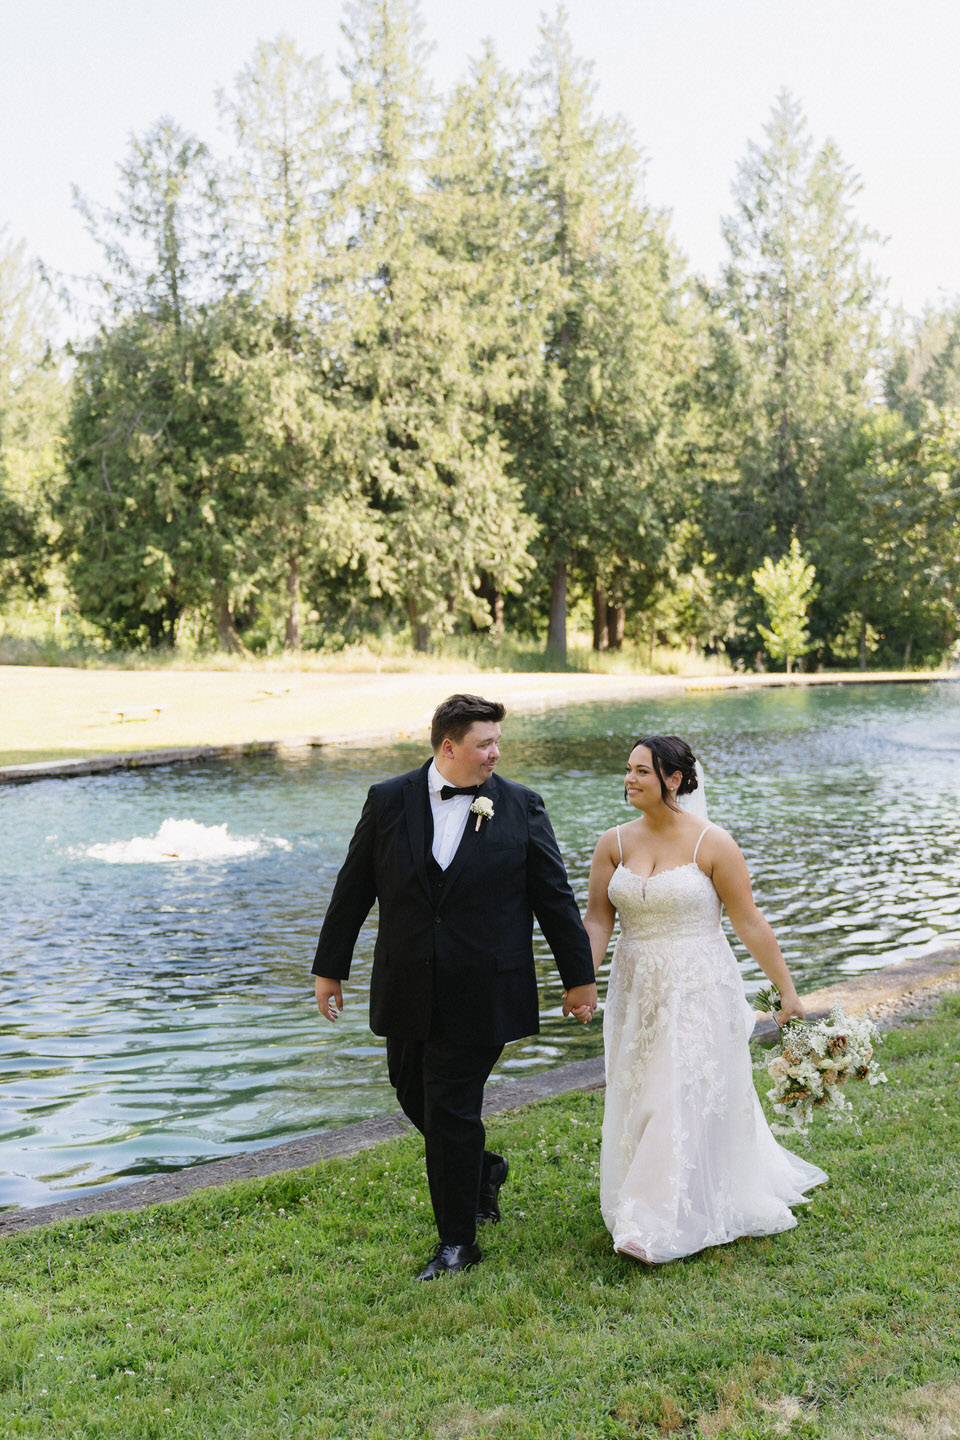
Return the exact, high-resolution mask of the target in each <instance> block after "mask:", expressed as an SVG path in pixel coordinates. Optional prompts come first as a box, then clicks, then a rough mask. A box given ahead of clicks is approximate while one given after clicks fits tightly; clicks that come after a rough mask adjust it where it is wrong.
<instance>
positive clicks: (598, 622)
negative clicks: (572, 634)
mask: <svg viewBox="0 0 960 1440" xmlns="http://www.w3.org/2000/svg"><path fill="white" fill-rule="evenodd" d="M607 615H608V609H607V587H606V586H605V585H604V583H603V581H602V580H601V579H600V576H599V575H598V576H597V578H596V580H594V582H593V648H594V650H606V648H607V640H608V636H609V631H608V630H607Z"/></svg>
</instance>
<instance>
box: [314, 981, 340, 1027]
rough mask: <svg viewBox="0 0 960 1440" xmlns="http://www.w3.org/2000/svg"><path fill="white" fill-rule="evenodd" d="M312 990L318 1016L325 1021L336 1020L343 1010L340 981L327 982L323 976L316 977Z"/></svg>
mask: <svg viewBox="0 0 960 1440" xmlns="http://www.w3.org/2000/svg"><path fill="white" fill-rule="evenodd" d="M313 989H314V993H315V995H316V997H317V1009H318V1010H319V1011H320V1014H321V1015H322V1016H323V1017H324V1018H325V1019H326V1020H336V1018H337V1016H338V1015H339V1013H340V1011H341V1010H342V1009H343V991H342V990H341V988H340V981H339V980H327V979H326V977H325V976H323V975H318V976H317V982H316V984H315V985H314V987H313Z"/></svg>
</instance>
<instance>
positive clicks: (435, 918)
mask: <svg viewBox="0 0 960 1440" xmlns="http://www.w3.org/2000/svg"><path fill="white" fill-rule="evenodd" d="M433 923H434V925H439V924H440V916H439V915H434V917H433Z"/></svg>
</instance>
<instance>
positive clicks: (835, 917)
mask: <svg viewBox="0 0 960 1440" xmlns="http://www.w3.org/2000/svg"><path fill="white" fill-rule="evenodd" d="M504 729H505V743H504V747H503V750H504V753H503V760H502V762H501V765H502V769H503V773H504V774H506V775H507V776H509V777H511V778H513V779H517V780H520V781H522V782H524V783H525V784H528V785H532V786H534V787H535V788H536V789H538V790H540V791H541V792H542V793H543V794H544V796H545V798H546V800H547V804H548V806H549V809H550V812H551V815H552V817H553V819H554V824H555V826H556V829H557V833H558V836H559V838H560V843H561V848H562V849H563V852H564V855H565V858H566V860H567V864H568V868H569V870H570V875H571V879H572V881H573V884H574V887H575V889H576V891H577V894H578V896H579V897H580V898H581V899H583V898H585V894H586V880H587V872H588V869H589V864H590V856H591V854H592V851H593V846H594V843H595V841H596V837H597V835H598V833H599V832H600V831H601V830H603V829H605V828H607V827H608V826H609V825H611V824H614V823H616V822H617V821H618V820H620V819H625V818H630V816H631V813H632V812H628V811H627V810H626V809H625V808H624V806H623V803H622V798H621V790H620V775H621V772H622V767H623V763H624V758H625V754H626V752H627V750H628V748H629V744H630V740H631V738H632V737H634V736H636V735H637V734H642V733H652V732H654V731H669V732H678V733H681V734H683V735H685V736H687V737H688V738H689V739H690V740H691V742H692V744H693V745H694V748H695V749H696V750H697V752H698V754H699V755H700V757H701V759H702V761H703V763H704V766H705V768H706V771H707V776H708V787H709V792H708V793H709V798H710V807H711V815H712V816H713V818H715V819H716V820H717V821H718V822H719V823H721V824H723V825H725V826H726V827H727V828H728V829H729V830H730V831H731V832H732V833H733V834H734V835H735V837H736V838H737V840H738V841H739V842H740V844H741V846H742V848H743V850H744V852H745V854H746V856H747V859H748V861H749V863H750V867H751V871H752V873H753V877H754V884H755V890H756V893H757V898H758V900H759V902H760V904H761V906H762V908H763V909H764V911H765V913H766V914H767V916H768V918H769V919H770V920H771V921H772V923H773V925H774V928H775V929H776V930H777V933H778V935H779V937H780V939H781V943H782V944H783V947H784V949H785V951H786V953H787V956H788V959H789V961H790V963H791V965H792V966H793V968H794V970H795V971H796V972H797V973H798V975H799V978H800V985H801V989H803V988H808V989H809V988H812V987H813V986H814V985H816V984H819V983H822V982H824V981H826V980H829V979H832V978H837V977H839V976H842V975H844V974H847V973H849V972H851V971H856V970H864V969H870V968H875V967H877V966H880V965H883V964H886V963H888V962H889V961H890V960H891V959H893V958H902V957H905V956H911V955H919V954H923V953H925V952H926V951H929V950H932V949H936V948H938V947H939V946H941V945H944V944H948V943H950V942H955V941H958V940H960V894H958V886H957V862H956V855H957V852H958V849H960V805H958V800H960V692H958V688H957V687H956V686H954V685H953V684H944V685H907V686H900V685H894V686H873V685H871V686H863V687H859V686H858V687H850V688H846V687H844V688H841V687H829V688H818V689H811V690H800V689H798V690H790V691H783V690H777V691H758V692H739V691H732V692H729V691H728V692H721V693H714V694H706V695H690V696H687V697H683V698H677V699H672V700H657V701H651V702H648V703H646V704H643V705H642V706H638V705H637V704H636V703H630V704H614V705H599V704H597V705H578V706H571V707H569V708H568V709H564V710H548V711H545V712H543V713H542V714H538V715H531V716H523V717H516V718H511V717H508V720H507V722H506V725H505V727H504ZM422 753H423V752H422V750H421V748H420V747H416V746H410V745H405V746H399V745H398V746H392V747H383V748H381V749H377V750H363V749H356V750H339V751H337V750H330V751H325V752H322V753H320V752H312V753H309V752H303V753H302V754H287V755H284V756H271V757H266V758H264V757H256V758H254V757H251V758H248V759H237V760H234V761H230V762H218V763H215V764H208V765H190V766H182V767H171V768H169V769H158V770H147V771H141V772H128V773H123V774H117V775H107V776H96V777H89V778H85V779H76V780H70V781H68V782H63V781H44V782H40V783H38V784H35V785H30V786H25V787H22V788H8V789H6V790H2V791H0V811H2V815H0V856H2V866H3V874H4V877H5V879H6V882H7V883H6V885H5V887H4V892H3V897H2V900H0V934H2V937H3V939H2V957H0V977H2V982H3V1000H2V1011H0V1141H2V1143H3V1148H2V1152H0V1153H2V1156H3V1160H2V1168H0V1207H2V1206H6V1207H9V1206H14V1205H32V1204H39V1203H43V1202H44V1201H46V1200H48V1199H60V1198H66V1197H68V1196H70V1195H72V1194H76V1193H77V1192H78V1191H80V1190H82V1189H83V1188H85V1187H87V1186H90V1185H95V1184H100V1185H102V1184H109V1183H111V1182H112V1183H116V1182H117V1181H118V1180H119V1179H121V1178H127V1177H134V1176H141V1175H146V1174H152V1173H156V1172H158V1171H162V1170H167V1169H179V1168H181V1167H182V1166H184V1165H189V1164H192V1163H194V1162H197V1161H200V1160H209V1159H214V1158H217V1157H220V1156H224V1155H229V1154H234V1153H236V1152H237V1151H239V1150H244V1149H251V1148H255V1147H256V1146H258V1145H263V1144H269V1143H271V1142H275V1141H276V1140H277V1139H279V1138H282V1137H286V1136H290V1135H294V1134H302V1133H303V1132H304V1131H306V1130H310V1129H314V1128H317V1127H320V1126H325V1125H334V1124H341V1123H344V1122H346V1121H349V1120H355V1119H358V1118H362V1117H363V1116H365V1115H370V1114H375V1113H379V1112H382V1111H384V1110H386V1109H392V1108H393V1107H394V1104H395V1101H394V1097H393V1093H392V1091H391V1090H390V1088H389V1086H388V1084H387V1081H386V1075H385V1065H384V1055H383V1042H382V1041H380V1040H378V1039H377V1038H376V1037H374V1036H371V1034H370V1032H369V1030H368V1029H367V1027H366V980H367V978H368V975H369V965H370V959H371V955H372V945H373V935H374V933H375V925H374V921H373V920H371V922H370V923H368V925H367V927H366V928H365V930H364V933H363V934H362V935H361V938H360V942H359V945H358V949H357V959H356V962H355V967H354V972H353V975H352V977H351V982H350V984H349V986H348V987H347V1010H346V1012H345V1014H344V1015H343V1016H342V1017H341V1019H340V1020H339V1021H338V1023H337V1025H336V1026H335V1027H330V1026H327V1025H325V1024H324V1023H323V1022H322V1021H320V1020H319V1018H318V1017H317V1014H316V1010H315V1008H314V1007H313V1002H312V994H311V980H310V976H309V973H308V972H309V966H310V960H311V958H312V953H313V948H314V945H315V942H316V933H317V929H318V926H319V922H320V919H321V917H322V914H323V910H324V905H325V902H326V898H327V897H328V896H329V893H330V889H331V887H332V884H333V880H334V878H335V875H336V871H337V868H338V866H339V864H340V861H341V859H342V856H343V853H344V850H345V848H346V845H347V842H348V840H349V838H350V834H351V832H352V830H353V825H354V823H355V821H356V817H357V815H358V813H359V810H360V806H361V804H362V802H363V796H364V794H365V791H366V787H367V785H368V784H370V782H371V781H373V780H376V779H379V778H382V777H384V776H387V775H391V774H396V773H398V772H399V771H402V770H407V769H410V768H412V767H413V766H414V765H416V764H417V763H418V762H419V760H420V759H421V758H422ZM538 956H539V960H540V968H541V975H542V979H543V984H542V990H541V994H542V1002H543V1015H542V1025H543V1029H542V1032H541V1034H540V1035H539V1036H536V1037H532V1038H530V1039H528V1040H523V1041H518V1042H517V1043H515V1044H513V1045H511V1046H509V1047H508V1049H507V1050H506V1051H505V1053H504V1056H503V1059H502V1061H501V1063H500V1066H499V1067H498V1073H499V1074H500V1075H503V1076H509V1075H511V1074H517V1073H518V1072H520V1071H522V1070H535V1069H544V1068H547V1067H549V1066H551V1065H553V1064H555V1063H557V1062H558V1061H561V1060H570V1059H581V1058H585V1057H586V1056H588V1055H593V1054H598V1053H599V1050H600V1040H601V1037H600V1027H599V1025H597V1024H595V1025H594V1026H593V1027H591V1028H590V1029H587V1030H585V1029H582V1028H581V1027H580V1026H576V1025H571V1024H570V1023H569V1022H567V1021H564V1020H563V1019H562V1017H561V1015H560V989H559V983H558V981H557V978H556V975H555V972H553V970H552V966H551V963H550V958H549V954H548V952H547V951H546V949H545V947H544V946H543V943H542V941H539V940H538ZM743 968H744V974H745V977H746V980H747V983H748V986H751V987H754V986H755V985H756V983H758V982H757V974H758V972H757V971H756V967H755V966H753V964H752V962H751V961H750V960H749V958H748V957H746V958H745V959H744V965H743Z"/></svg>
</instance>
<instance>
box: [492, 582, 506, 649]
mask: <svg viewBox="0 0 960 1440" xmlns="http://www.w3.org/2000/svg"><path fill="white" fill-rule="evenodd" d="M490 613H491V615H492V616H493V620H492V621H491V624H490V639H491V640H492V641H493V643H494V645H502V644H503V591H502V590H494V591H493V593H492V595H491V596H490Z"/></svg>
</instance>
